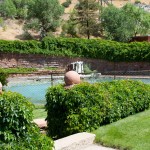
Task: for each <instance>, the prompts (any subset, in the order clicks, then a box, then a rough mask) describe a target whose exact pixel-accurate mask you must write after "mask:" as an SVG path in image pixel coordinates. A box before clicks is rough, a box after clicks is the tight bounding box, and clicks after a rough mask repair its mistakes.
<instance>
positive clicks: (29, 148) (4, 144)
mask: <svg viewBox="0 0 150 150" xmlns="http://www.w3.org/2000/svg"><path fill="white" fill-rule="evenodd" d="M33 108H34V106H33V104H32V103H30V102H29V101H28V100H27V99H26V98H25V97H24V96H22V95H21V94H18V93H14V92H3V93H2V94H1V95H0V149H4V150H10V149H11V150H22V149H25V150H52V149H53V141H52V140H51V139H50V138H48V137H47V136H45V135H42V134H40V131H39V128H38V127H37V126H36V125H35V124H34V123H33V122H32V120H33V114H32V111H33Z"/></svg>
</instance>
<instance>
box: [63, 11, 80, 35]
mask: <svg viewBox="0 0 150 150" xmlns="http://www.w3.org/2000/svg"><path fill="white" fill-rule="evenodd" d="M78 32H79V27H78V24H77V21H76V11H75V10H73V11H72V12H71V13H70V16H69V20H67V21H65V23H64V24H63V25H62V32H61V36H62V37H78V35H77V34H78Z"/></svg>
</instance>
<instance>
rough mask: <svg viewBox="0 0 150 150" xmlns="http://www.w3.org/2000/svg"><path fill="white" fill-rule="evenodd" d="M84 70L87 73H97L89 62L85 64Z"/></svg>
mask: <svg viewBox="0 0 150 150" xmlns="http://www.w3.org/2000/svg"><path fill="white" fill-rule="evenodd" d="M83 71H84V73H85V74H90V73H96V70H91V67H90V65H89V64H83Z"/></svg>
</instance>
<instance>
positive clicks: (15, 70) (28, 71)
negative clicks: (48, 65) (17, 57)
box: [0, 68, 37, 74]
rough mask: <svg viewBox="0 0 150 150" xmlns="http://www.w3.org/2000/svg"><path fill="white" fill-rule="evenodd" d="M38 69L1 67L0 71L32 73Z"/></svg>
mask: <svg viewBox="0 0 150 150" xmlns="http://www.w3.org/2000/svg"><path fill="white" fill-rule="evenodd" d="M34 71H37V69H36V68H0V73H7V74H9V73H30V72H34Z"/></svg>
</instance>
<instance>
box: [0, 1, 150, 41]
mask: <svg viewBox="0 0 150 150" xmlns="http://www.w3.org/2000/svg"><path fill="white" fill-rule="evenodd" d="M35 1H37V0H32V1H24V0H6V1H5V3H4V4H3V3H2V2H1V3H0V16H1V17H0V18H1V19H0V34H1V37H0V39H6V40H16V39H19V40H24V39H39V38H40V35H41V36H45V35H47V36H52V37H53V36H55V37H58V36H63V37H64V36H65V37H89V36H87V35H86V34H90V38H93V37H101V38H102V37H104V38H109V39H113V38H112V37H111V36H110V37H108V33H107V32H108V31H107V32H104V28H103V26H102V24H99V21H98V20H97V19H95V20H97V21H96V22H95V23H96V24H97V25H96V24H95V23H94V26H93V27H91V26H90V25H89V26H88V27H87V25H85V24H82V22H81V21H80V22H79V21H76V20H77V19H76V18H78V16H77V15H76V8H77V5H78V4H80V5H81V4H82V3H81V2H82V1H83V0H82V1H81V0H79V1H78V0H59V2H58V1H57V0H44V1H43V3H47V2H49V1H50V2H51V3H54V2H57V4H58V6H59V7H61V6H62V7H61V11H59V13H58V17H56V15H54V14H53V13H52V12H54V11H52V12H48V11H47V12H46V11H45V10H49V9H50V7H51V6H50V5H46V6H47V7H49V8H47V9H45V6H44V4H43V5H42V4H40V6H41V7H43V9H42V10H41V11H40V12H42V11H43V13H40V14H47V17H48V18H51V16H54V17H53V19H55V20H57V21H54V20H53V22H55V24H53V25H50V24H51V23H48V21H46V20H45V21H43V20H41V21H43V22H44V25H45V22H47V23H48V24H49V25H48V26H47V27H44V26H42V27H40V26H39V25H40V24H41V23H40V22H39V21H40V20H39V19H38V17H37V16H36V17H35V16H33V15H32V17H31V14H33V13H31V10H33V12H34V9H31V8H36V7H35V6H34V2H35ZM90 1H91V2H92V1H93V0H90ZM90 1H89V2H90ZM93 2H94V1H93ZM95 2H96V3H97V1H96V0H95ZM95 2H94V3H95ZM110 2H111V1H109V3H110ZM127 2H128V1H125V0H118V1H116V0H113V1H112V4H113V5H114V6H116V7H117V8H120V7H122V6H124V5H125V4H126V3H127ZM140 2H141V3H145V4H147V5H148V4H149V0H141V1H140ZM64 3H65V4H64ZM131 3H135V0H131ZM38 4H39V3H38ZM61 4H62V5H61ZM89 4H90V3H89ZM89 4H88V5H89ZM6 5H9V6H11V7H7V8H8V9H4V8H6V7H4V6H6ZM64 5H65V7H64ZM86 5H87V4H86ZM33 6H34V7H33ZM103 6H106V4H105V3H103ZM63 7H64V8H63ZM92 7H93V6H92ZM10 8H11V9H10ZM29 8H30V9H29ZM62 9H64V13H62V11H63V10H62ZM90 9H91V8H90ZM57 10H58V9H57ZM93 10H94V9H93V8H92V9H91V11H93ZM94 11H95V12H97V11H96V10H94ZM94 11H93V14H95V13H94ZM10 12H11V13H10ZM44 12H45V13H44ZM85 12H87V10H86V9H85V10H84V11H83V13H84V14H85ZM51 13H52V14H53V15H51V16H50V14H51ZM56 13H57V12H56ZM29 14H30V17H29ZM36 14H38V13H36ZM70 14H71V15H70ZM88 14H89V13H88ZM127 14H128V12H126V13H125V15H126V16H127ZM79 15H80V14H79ZM39 17H40V18H45V16H42V17H41V16H39ZM59 17H60V19H59ZM99 17H101V16H99ZM141 17H142V16H141ZM31 18H32V20H34V22H32V24H31V22H30V20H31ZM33 18H34V19H33ZM48 18H47V19H48ZM88 20H89V18H88ZM93 21H94V20H93ZM37 22H38V23H37ZM88 22H89V23H88V24H90V22H91V21H90V20H89V21H88ZM39 23H40V24H39ZM145 24H146V26H147V25H148V24H147V23H145ZM24 25H26V26H24ZM83 25H84V26H83ZM81 26H82V28H81ZM25 27H26V28H25ZM43 27H44V28H45V29H44V28H43ZM147 28H149V26H148V27H147ZM79 29H80V30H79ZM45 30H47V31H45ZM94 30H95V31H94ZM83 31H84V33H85V34H83ZM89 31H90V33H89ZM115 31H116V30H115ZM43 32H45V33H43ZM146 33H149V32H146ZM137 34H138V33H137ZM139 34H141V33H139ZM130 36H131V35H130ZM114 40H115V38H114Z"/></svg>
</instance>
